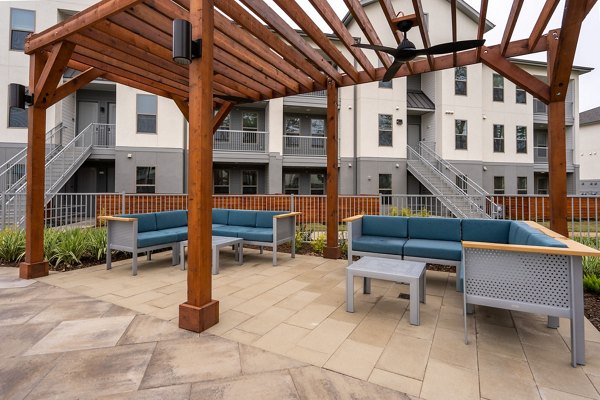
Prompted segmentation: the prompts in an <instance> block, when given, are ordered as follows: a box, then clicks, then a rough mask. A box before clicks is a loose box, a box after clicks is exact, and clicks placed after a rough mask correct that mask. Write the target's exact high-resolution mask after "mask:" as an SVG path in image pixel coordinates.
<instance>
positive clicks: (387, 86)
mask: <svg viewBox="0 0 600 400" xmlns="http://www.w3.org/2000/svg"><path fill="white" fill-rule="evenodd" d="M378 61H379V64H378V65H379V68H381V67H383V64H382V63H381V60H378ZM392 81H393V79H391V80H389V81H387V82H382V81H379V87H380V88H381V89H393V88H394V84H393V83H392Z"/></svg>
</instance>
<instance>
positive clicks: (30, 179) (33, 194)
mask: <svg viewBox="0 0 600 400" xmlns="http://www.w3.org/2000/svg"><path fill="white" fill-rule="evenodd" d="M43 68H44V60H43V58H42V55H41V54H33V55H31V56H30V62H29V87H30V88H35V87H36V85H37V84H38V82H39V78H40V76H41V74H42V70H43ZM28 118H29V132H28V137H27V189H26V190H27V192H26V193H27V194H26V196H27V198H26V204H25V261H24V262H22V263H21V264H20V265H19V276H20V277H21V278H22V279H34V278H39V277H42V276H46V275H48V261H46V260H44V191H45V175H46V174H45V172H46V169H45V167H46V166H45V163H44V161H45V155H46V139H45V136H46V109H45V108H43V107H41V106H35V105H32V106H31V107H29V110H28Z"/></svg>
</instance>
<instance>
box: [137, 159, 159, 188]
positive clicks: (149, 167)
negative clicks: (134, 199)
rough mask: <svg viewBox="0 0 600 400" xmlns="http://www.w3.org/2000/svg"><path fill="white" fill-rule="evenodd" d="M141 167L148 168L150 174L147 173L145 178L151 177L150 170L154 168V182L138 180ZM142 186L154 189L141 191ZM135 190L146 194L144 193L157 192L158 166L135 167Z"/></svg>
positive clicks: (142, 166)
mask: <svg viewBox="0 0 600 400" xmlns="http://www.w3.org/2000/svg"><path fill="white" fill-rule="evenodd" d="M141 168H148V174H147V176H146V178H145V179H149V177H150V174H149V172H150V171H152V170H153V171H154V174H153V175H154V183H147V182H146V183H139V182H138V175H139V174H138V171H139V170H140V169H141ZM140 188H152V191H140ZM135 192H136V193H141V194H144V193H156V167H155V166H150V165H138V166H136V167H135Z"/></svg>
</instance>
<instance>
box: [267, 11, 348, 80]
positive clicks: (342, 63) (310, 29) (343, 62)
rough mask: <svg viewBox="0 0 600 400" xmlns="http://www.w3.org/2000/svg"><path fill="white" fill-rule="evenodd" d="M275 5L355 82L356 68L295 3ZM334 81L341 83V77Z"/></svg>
mask: <svg viewBox="0 0 600 400" xmlns="http://www.w3.org/2000/svg"><path fill="white" fill-rule="evenodd" d="M275 3H276V4H277V5H278V6H279V7H280V8H281V9H282V10H283V11H285V13H286V14H288V15H289V16H290V17H291V18H292V19H293V20H294V21H295V22H296V23H297V24H298V26H299V27H300V29H302V30H303V31H304V32H305V33H306V34H307V35H308V36H309V37H310V38H311V39H312V40H313V42H314V43H315V44H316V45H317V46H319V47H320V48H321V49H322V50H323V52H325V54H327V56H329V58H330V59H331V60H332V61H333V62H334V63H336V64H337V65H338V67H340V68H341V69H342V70H343V71H344V72H345V73H346V74H348V76H349V77H350V78H352V79H354V80H355V81H357V80H358V71H357V70H356V68H354V66H353V65H352V64H351V63H350V61H348V59H347V58H346V57H345V56H344V55H343V54H342V53H341V52H340V51H339V50H338V48H337V47H335V46H334V45H333V43H332V42H331V40H329V39H328V38H327V36H325V34H324V33H323V32H322V31H321V29H320V28H319V27H318V26H317V24H315V23H314V22H313V21H312V19H311V18H310V17H309V16H308V14H306V13H305V12H304V10H302V8H301V7H300V6H299V5H298V4H297V3H296V2H293V1H289V0H275ZM290 29H291V28H290ZM294 32H295V31H294ZM300 40H302V41H303V42H304V39H302V38H300ZM330 67H331V66H330ZM336 72H337V71H336ZM336 81H337V82H341V77H339V78H338V79H336Z"/></svg>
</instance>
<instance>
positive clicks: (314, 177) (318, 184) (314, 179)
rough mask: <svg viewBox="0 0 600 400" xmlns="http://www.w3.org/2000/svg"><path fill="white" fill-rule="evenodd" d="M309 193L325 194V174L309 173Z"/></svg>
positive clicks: (315, 194)
mask: <svg viewBox="0 0 600 400" xmlns="http://www.w3.org/2000/svg"><path fill="white" fill-rule="evenodd" d="M310 194H311V195H314V196H317V195H322V194H325V174H310Z"/></svg>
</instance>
